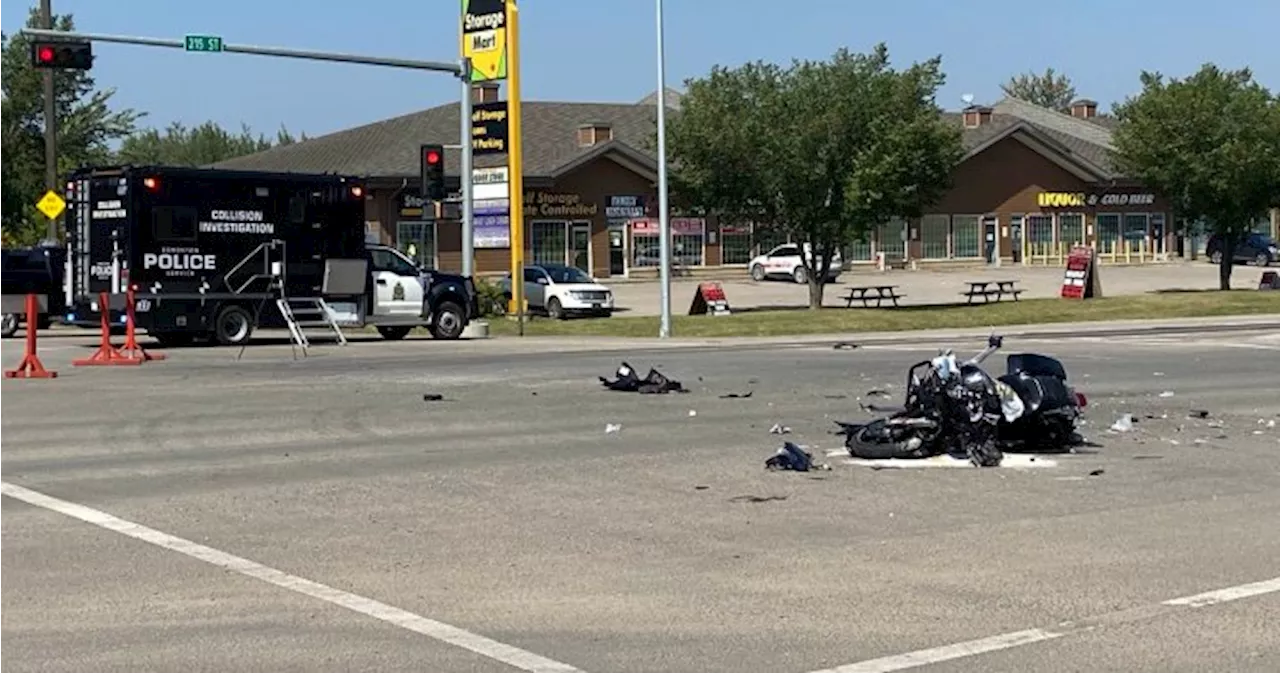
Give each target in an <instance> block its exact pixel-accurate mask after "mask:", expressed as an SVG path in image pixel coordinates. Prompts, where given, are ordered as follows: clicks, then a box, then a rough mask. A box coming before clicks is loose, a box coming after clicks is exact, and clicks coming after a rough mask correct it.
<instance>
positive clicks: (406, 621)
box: [0, 482, 582, 673]
mask: <svg viewBox="0 0 1280 673" xmlns="http://www.w3.org/2000/svg"><path fill="white" fill-rule="evenodd" d="M0 493H3V494H4V495H7V496H9V497H10V498H14V499H16V500H21V501H23V502H25V503H27V504H29V505H35V506H36V507H42V508H44V509H47V510H50V511H54V512H57V513H59V514H63V515H65V516H69V517H71V518H73V519H79V520H81V521H84V522H85V523H89V524H93V525H95V526H98V527H99V528H103V529H106V530H110V531H114V532H116V533H120V534H121V535H125V536H127V537H131V538H133V539H135V540H141V541H143V542H146V543H149V544H153V545H155V546H157V547H162V548H164V549H168V550H170V551H176V552H178V553H179V554H184V555H186V556H190V557H191V558H194V559H198V560H200V561H204V562H205V563H209V564H211V565H215V566H218V567H220V568H226V569H227V570H230V571H232V572H236V573H239V574H241V575H244V576H246V577H252V578H254V579H257V580H261V581H263V582H267V583H268V584H274V585H276V586H278V587H281V588H284V589H288V590H289V591H293V592H296V593H300V594H303V595H306V596H311V597H312V598H318V599H320V600H322V601H325V602H327V603H331V604H333V605H337V606H339V607H343V608H346V609H348V610H351V611H353V612H358V613H360V614H362V615H365V616H368V617H373V618H374V619H377V620H381V621H384V622H386V623H388V624H391V625H393V626H398V627H400V628H402V629H406V630H408V631H413V632H414V633H418V634H421V635H424V636H427V637H428V638H434V639H436V640H439V641H441V642H445V643H448V644H450V645H454V646H456V647H461V648H463V649H465V650H470V651H472V652H475V653H476V654H479V655H481V656H484V657H488V658H490V659H494V660H496V661H501V662H502V663H504V664H507V665H509V666H513V667H515V668H518V669H520V670H522V671H530V672H532V673H582V671H580V670H579V669H577V668H574V667H573V666H570V665H569V664H565V663H561V662H559V661H554V660H552V659H548V658H546V657H543V656H539V655H537V654H534V653H532V652H528V651H525V650H522V649H520V648H518V647H514V646H511V645H507V644H505V643H500V642H498V641H496V640H490V639H489V638H485V637H484V636H481V635H478V634H475V633H471V632H470V631H465V630H463V629H460V628H458V627H456V626H452V625H449V624H445V623H444V622H439V621H436V620H434V619H428V618H427V617H423V616H421V615H417V614H414V613H412V612H408V611H407V610H402V609H400V608H397V607H394V606H391V605H387V604H386V603H383V602H381V601H376V600H374V599H372V598H366V597H364V596H360V595H357V594H353V593H350V592H347V591H343V590H341V589H335V588H333V587H330V586H326V585H324V584H320V583H319V582H313V581H311V580H309V579H305V578H302V577H298V576H296V575H290V574H289V573H286V572H283V571H281V570H276V569H275V568H271V567H268V566H265V565H262V564H261V563H258V562H256V561H250V560H249V559H246V558H241V557H239V556H235V555H233V554H228V553H226V552H224V551H219V550H217V549H214V548H212V547H206V546H205V545H202V544H198V543H195V542H192V541H190V540H186V539H183V538H180V537H177V536H174V535H169V534H168V533H162V532H160V531H158V530H155V529H154V528H148V527H146V526H143V525H141V524H136V523H133V522H132V521H125V520H124V519H120V518H117V517H115V516H112V515H110V514H107V513H106V512H101V511H99V510H96V509H93V508H91V507H86V506H84V505H79V504H76V503H74V502H68V501H66V500H61V499H58V498H54V497H52V496H48V495H45V494H43V493H40V492H38V491H33V490H31V489H28V488H24V487H22V486H17V485H14V484H10V483H8V482H0Z"/></svg>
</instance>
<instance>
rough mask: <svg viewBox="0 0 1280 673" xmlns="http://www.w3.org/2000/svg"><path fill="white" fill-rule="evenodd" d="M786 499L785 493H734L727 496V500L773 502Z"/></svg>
mask: <svg viewBox="0 0 1280 673" xmlns="http://www.w3.org/2000/svg"><path fill="white" fill-rule="evenodd" d="M786 499H787V496H785V495H735V496H733V497H732V498H729V502H773V501H775V500H786Z"/></svg>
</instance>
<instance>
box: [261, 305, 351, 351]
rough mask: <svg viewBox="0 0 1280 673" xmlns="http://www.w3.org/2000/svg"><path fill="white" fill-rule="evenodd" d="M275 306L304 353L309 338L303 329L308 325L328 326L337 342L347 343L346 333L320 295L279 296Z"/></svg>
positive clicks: (309, 341)
mask: <svg viewBox="0 0 1280 673" xmlns="http://www.w3.org/2000/svg"><path fill="white" fill-rule="evenodd" d="M276 307H277V308H279V309H280V315H282V316H284V321H285V323H286V324H287V325H288V326H289V335H290V336H291V337H292V338H293V342H294V343H295V344H297V345H299V346H301V347H302V352H303V354H304V355H305V354H306V352H307V348H309V347H310V346H311V340H310V339H308V338H307V334H306V331H305V330H306V328H308V327H325V328H328V329H329V330H331V331H332V332H333V334H334V336H336V337H337V341H338V343H339V344H342V345H343V346H345V345H347V337H346V335H344V334H343V333H342V328H341V327H340V326H339V325H338V322H337V320H336V319H334V317H333V312H332V311H331V310H330V309H329V305H328V304H327V303H325V301H324V300H323V299H321V298H320V297H281V298H280V299H277V300H276Z"/></svg>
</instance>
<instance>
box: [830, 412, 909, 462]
mask: <svg viewBox="0 0 1280 673" xmlns="http://www.w3.org/2000/svg"><path fill="white" fill-rule="evenodd" d="M912 439H915V440H919V441H918V442H913V441H911V440H912ZM844 445H845V448H846V449H848V451H849V455H850V456H853V457H854V458H865V459H868V460H884V459H886V458H926V457H928V456H929V455H930V454H929V450H928V448H927V446H928V443H927V442H925V441H923V439H922V438H921V437H918V436H914V437H911V438H909V439H906V440H895V439H894V438H893V437H892V435H891V434H890V432H889V428H888V427H886V425H885V422H884V420H883V419H881V420H876V421H872V422H870V423H868V424H866V425H864V426H862V427H861V428H858V430H857V431H856V432H854V433H853V434H852V435H849V436H848V437H846V438H845V442H844Z"/></svg>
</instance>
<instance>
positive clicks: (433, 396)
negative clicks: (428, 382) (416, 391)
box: [422, 393, 444, 402]
mask: <svg viewBox="0 0 1280 673" xmlns="http://www.w3.org/2000/svg"><path fill="white" fill-rule="evenodd" d="M422 401H423V402H443V401H444V395H441V394H439V393H426V394H425V395H423V396H422Z"/></svg>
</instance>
